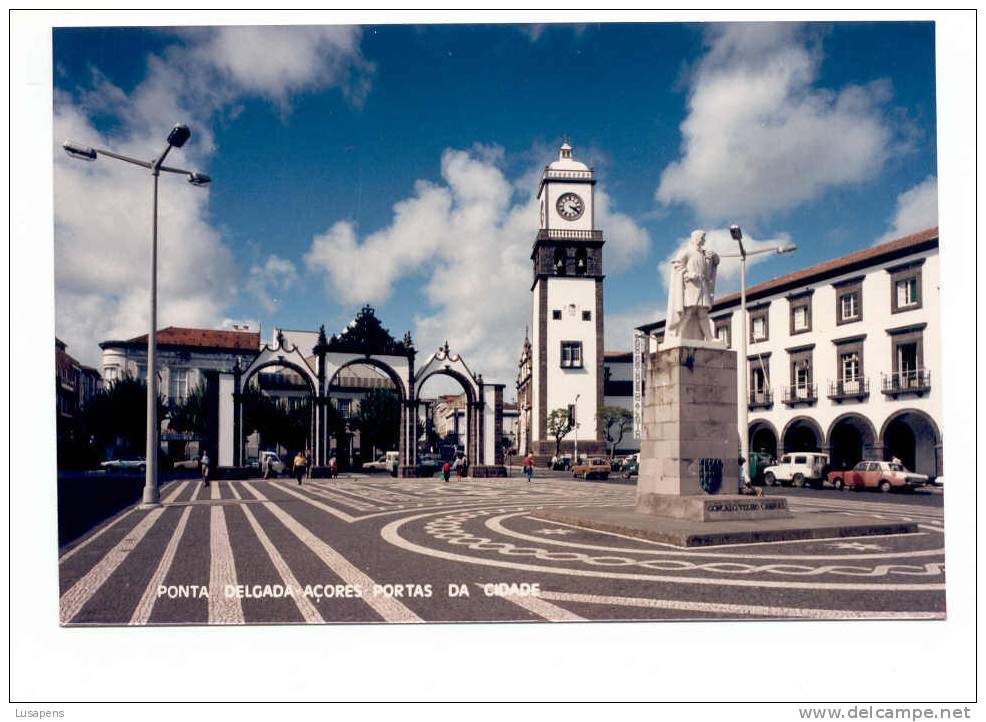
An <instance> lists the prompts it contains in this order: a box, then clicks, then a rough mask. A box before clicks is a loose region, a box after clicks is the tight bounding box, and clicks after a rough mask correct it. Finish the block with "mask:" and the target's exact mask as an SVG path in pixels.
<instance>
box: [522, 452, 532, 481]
mask: <svg viewBox="0 0 986 722" xmlns="http://www.w3.org/2000/svg"><path fill="white" fill-rule="evenodd" d="M524 474H525V475H526V476H527V481H528V483H530V481H531V477H533V476H534V458H533V457H532V456H531V455H530V454H528V455H527V456H525V457H524Z"/></svg>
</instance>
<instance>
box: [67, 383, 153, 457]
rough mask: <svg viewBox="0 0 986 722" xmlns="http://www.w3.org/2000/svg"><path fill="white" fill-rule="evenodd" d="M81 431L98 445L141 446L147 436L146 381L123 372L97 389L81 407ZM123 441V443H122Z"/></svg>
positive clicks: (101, 446)
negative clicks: (104, 386)
mask: <svg viewBox="0 0 986 722" xmlns="http://www.w3.org/2000/svg"><path fill="white" fill-rule="evenodd" d="M81 415H82V427H83V431H82V433H83V434H84V435H85V436H86V437H87V438H89V439H91V440H92V441H93V442H94V443H95V444H96V446H97V447H98V448H100V449H106V448H109V447H117V446H122V447H123V448H125V449H127V450H130V451H135V450H138V449H144V448H145V447H146V440H147V384H145V383H144V382H143V381H142V380H140V379H136V378H134V377H133V376H130V375H126V376H124V377H122V378H120V379H117V380H116V381H113V382H111V383H110V384H109V386H107V387H106V388H105V389H103V390H102V391H100V392H99V393H97V394H96V395H95V396H93V397H92V398H91V399H89V402H88V403H87V404H86V405H85V407H84V408H83V409H82V414H81ZM165 415H166V407H165V404H164V398H163V397H162V396H158V402H157V418H158V429H160V428H161V422H162V421H164V417H165ZM121 442H122V443H121Z"/></svg>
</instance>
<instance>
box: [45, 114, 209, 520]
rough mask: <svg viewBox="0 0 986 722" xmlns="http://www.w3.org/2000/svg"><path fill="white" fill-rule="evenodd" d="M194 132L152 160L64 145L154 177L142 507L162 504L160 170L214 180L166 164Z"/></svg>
mask: <svg viewBox="0 0 986 722" xmlns="http://www.w3.org/2000/svg"><path fill="white" fill-rule="evenodd" d="M191 135H192V133H191V131H190V130H189V129H188V126H187V125H184V124H183V123H179V124H177V125H175V127H174V128H172V129H171V132H170V133H168V145H167V147H166V148H165V149H164V150H163V151H162V152H161V153H160V155H158V156H157V158H155V159H154V160H152V161H144V160H139V159H137V158H131V157H129V156H125V155H120V154H119V153H114V152H112V151H109V150H104V149H102V148H92V147H89V146H82V145H79V144H77V143H73V142H71V141H68V140H67V141H65V142H64V143H63V144H62V147H63V148H64V149H65V152H66V153H68V154H69V155H70V156H71V157H73V158H76V159H78V160H88V161H94V160H96V158H97V157H98V156H100V155H104V156H106V157H108V158H115V159H116V160H122V161H124V162H125V163H131V164H133V165H138V166H140V167H141V168H146V169H148V170H149V171H150V172H151V176H152V177H153V179H154V192H153V202H152V212H151V269H150V270H151V308H150V316H151V318H150V330H149V332H148V334H147V449H146V451H145V477H144V495H143V499H142V501H141V507H142V508H149V507H155V506H160V504H161V492H160V489H159V488H158V481H157V471H158V468H157V460H158V432H159V429H158V418H157V388H158V383H157V215H158V214H157V196H158V177H159V176H160V175H161V171H165V172H167V173H179V174H181V175H184V176H187V177H188V182H189V183H191V184H192V185H194V186H204V185H207V184H208V183H209V182H211V180H212V179H211V178H209V176H207V175H205V174H204V173H197V172H195V171H188V170H182V169H181V168H172V167H170V166H166V165H164V159H165V158H167V156H168V153H169V152H171V149H172V148H181V147H182V146H183V145H185V142H186V141H187V140H188V139H189V138H190V137H191Z"/></svg>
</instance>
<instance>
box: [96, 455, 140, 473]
mask: <svg viewBox="0 0 986 722" xmlns="http://www.w3.org/2000/svg"><path fill="white" fill-rule="evenodd" d="M99 465H100V466H101V467H103V468H104V469H105V470H106V471H144V470H146V469H147V460H146V459H144V457H143V456H124V457H123V458H122V459H111V460H110V461H103V462H101V463H100V464H99Z"/></svg>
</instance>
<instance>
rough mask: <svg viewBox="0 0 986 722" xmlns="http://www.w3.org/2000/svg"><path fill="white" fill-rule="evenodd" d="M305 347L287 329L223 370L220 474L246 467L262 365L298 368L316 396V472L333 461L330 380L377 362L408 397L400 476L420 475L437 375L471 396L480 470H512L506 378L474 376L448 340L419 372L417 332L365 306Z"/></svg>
mask: <svg viewBox="0 0 986 722" xmlns="http://www.w3.org/2000/svg"><path fill="white" fill-rule="evenodd" d="M305 351H306V349H301V348H299V347H298V346H296V345H293V344H291V343H290V342H288V341H287V340H286V339H285V338H284V336H283V335H279V336H278V338H277V341H276V343H274V344H273V345H267V344H265V345H264V346H263V348H261V349H260V352H259V353H258V354H257V356H256V357H254V358H253V359H252V360H251V361H250V362H249V364H247V365H246V366H245V367H244V366H242V365H241V364H240V362H239V361H237V364H236V366H235V367H234V368H233V369H232V370H231V371H229V372H225V373H220V374H219V413H218V422H219V428H218V439H219V444H218V446H219V448H218V450H217V451H218V461H219V470H220V472H225V473H226V474H228V475H232V476H241V475H243V474H244V473H246V469H245V468H244V458H243V408H242V399H243V389H244V388H245V387H246V384H247V383H248V382H249V380H250V379H251V378H252V376H253V375H255V374H256V373H258V372H259V371H260V370H261V369H263V368H267V367H270V366H284V367H286V368H290V369H292V370H294V371H295V372H296V373H298V374H299V375H300V376H301V377H302V378H303V379H304V380H305V381H306V383H307V384H308V387H309V389H310V391H311V393H312V398H313V401H314V403H313V408H314V414H313V421H312V433H311V436H312V439H314V442H313V447H314V448H313V449H312V454H313V464H314V467H315V468H314V469H313V475H315V476H322V475H325V472H326V465H327V463H328V450H329V435H328V429H327V423H326V421H327V419H326V407H327V405H328V403H329V401H330V399H329V386H330V383H331V381H332V379H333V377H334V376H335V375H336V374H337V373H338V372H339V371H340V370H341V369H343V368H344V367H346V366H350V365H354V364H369V365H372V366H375V367H377V368H379V369H380V370H381V371H383V372H384V373H386V374H387V376H389V377H390V379H391V381H393V383H394V387H395V389H396V391H397V395H398V397H399V400H400V410H401V413H400V418H401V421H400V424H401V428H400V434H399V445H398V452H399V455H400V465H399V467H398V475H399V476H402V477H411V476H416V474H417V438H418V435H419V429H418V412H417V409H418V398H417V394H416V389H417V388H419V387H420V386H421V384H423V383H424V382H425V381H426V380H427V379H428V378H430V377H431V376H434V375H437V374H441V375H446V376H450V377H452V378H454V379H455V380H456V381H458V382H459V383H460V384H461V385H462V388H463V390H464V391H465V394H466V410H467V411H466V420H467V429H468V431H467V436H468V441H469V448H468V449H466V457H467V458H468V460H469V468H470V474H471V475H472V476H505V475H506V469H505V468H504V466H503V449H502V447H501V446H500V444H499V443H498V442H499V440H500V439H502V438H503V389H504V384H487V383H485V382H484V381H483V377H482V375H478V374H473V373H472V371H471V370H470V369H469V367H468V366H466V364H465V362H464V361H463V360H462V359H461V358H460V357H459V356H458V355H457V354H454V353H452V352H451V351H450V350H449V346H448V343H447V342H446V343H445V345H444V346H442V347H441V348H439V349H438V351H436V352H435V353H433V354H432V355H431V356H429V357H428V359H427V360H426V361H425V363H424V365H423V366H422V367H421V368H420V369H419V370H417V371H415V365H414V361H415V355H416V351H415V348H414V343H413V341H412V340H411V334H410V333H406V334H405V335H404V338H403V340H401V341H398V340H396V339H394V338H393V337H392V336H391V335H390V333H389V332H388V331H387V329H385V328H384V327H383V326H382V325H381V324H380V321H379V320H378V319H377V318H376V315H375V314H374V311H373V309H372V308H371V307H369V306H364V307H363V309H362V310H360V312H359V314H357V316H356V318H355V319H354V320H353V321H352V322H351V323H350V324H349V326H348V327H347V328H346V330H345V331H343V332H342V333H341V334H338V335H333V336H332V337H331V338H327V337H326V335H325V327H324V326H322V327H321V328H320V329H319V333H318V341H317V343H316V344H315V346H314V347H313V348H311V349H308V350H307V351H308V354H307V355H306V353H305Z"/></svg>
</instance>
